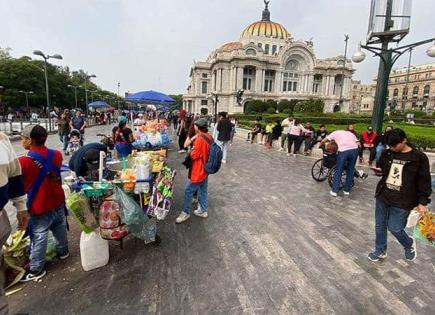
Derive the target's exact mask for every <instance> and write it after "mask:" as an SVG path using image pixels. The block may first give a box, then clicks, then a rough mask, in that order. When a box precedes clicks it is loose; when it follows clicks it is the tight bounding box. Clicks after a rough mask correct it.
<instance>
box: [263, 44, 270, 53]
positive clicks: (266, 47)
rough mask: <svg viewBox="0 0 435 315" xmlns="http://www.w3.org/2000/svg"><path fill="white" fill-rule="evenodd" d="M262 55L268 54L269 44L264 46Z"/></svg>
mask: <svg viewBox="0 0 435 315" xmlns="http://www.w3.org/2000/svg"><path fill="white" fill-rule="evenodd" d="M264 53H265V54H266V55H268V54H269V44H266V45H264Z"/></svg>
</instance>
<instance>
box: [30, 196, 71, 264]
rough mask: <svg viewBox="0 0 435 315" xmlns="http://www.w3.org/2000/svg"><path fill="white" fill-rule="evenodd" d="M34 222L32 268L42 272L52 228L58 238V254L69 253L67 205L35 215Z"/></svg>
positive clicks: (31, 253) (32, 219)
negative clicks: (49, 233)
mask: <svg viewBox="0 0 435 315" xmlns="http://www.w3.org/2000/svg"><path fill="white" fill-rule="evenodd" d="M31 224H32V229H33V230H32V235H33V236H32V237H33V238H32V250H31V252H30V270H31V271H32V272H40V271H41V270H43V269H44V265H45V254H46V252H47V235H48V230H51V232H52V233H53V236H54V238H55V239H56V252H57V254H58V255H65V254H66V253H68V238H67V233H66V218H65V205H64V204H62V205H61V206H60V207H59V208H56V209H54V210H53V211H51V212H50V213H47V214H44V215H41V216H33V217H32V218H31Z"/></svg>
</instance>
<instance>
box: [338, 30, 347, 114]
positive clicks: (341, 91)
mask: <svg viewBox="0 0 435 315" xmlns="http://www.w3.org/2000/svg"><path fill="white" fill-rule="evenodd" d="M344 42H345V43H346V44H345V46H344V63H343V71H342V76H341V88H340V100H339V102H338V103H339V105H340V110H343V89H344V78H345V73H344V71H345V70H346V62H347V45H348V43H349V35H347V34H346V35H344Z"/></svg>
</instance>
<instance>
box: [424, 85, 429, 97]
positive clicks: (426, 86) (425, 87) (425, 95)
mask: <svg viewBox="0 0 435 315" xmlns="http://www.w3.org/2000/svg"><path fill="white" fill-rule="evenodd" d="M429 93H430V85H429V84H428V85H425V86H424V90H423V97H425V98H428V97H429Z"/></svg>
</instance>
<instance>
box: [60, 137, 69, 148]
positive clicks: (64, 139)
mask: <svg viewBox="0 0 435 315" xmlns="http://www.w3.org/2000/svg"><path fill="white" fill-rule="evenodd" d="M59 139H60V142H62V143H63V150H64V151H66V149H67V148H68V135H59Z"/></svg>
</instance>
